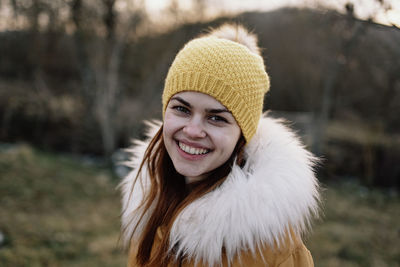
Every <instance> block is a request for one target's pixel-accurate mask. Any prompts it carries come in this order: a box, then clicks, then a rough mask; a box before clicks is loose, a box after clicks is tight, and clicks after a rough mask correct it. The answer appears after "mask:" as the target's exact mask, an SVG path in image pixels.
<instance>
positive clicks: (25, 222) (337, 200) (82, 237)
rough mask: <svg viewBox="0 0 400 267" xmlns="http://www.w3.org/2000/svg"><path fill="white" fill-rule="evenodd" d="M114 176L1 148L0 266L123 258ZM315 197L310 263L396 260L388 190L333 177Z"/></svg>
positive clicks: (399, 254)
mask: <svg viewBox="0 0 400 267" xmlns="http://www.w3.org/2000/svg"><path fill="white" fill-rule="evenodd" d="M117 183H118V180H117V178H116V177H114V176H113V175H112V174H111V173H110V171H109V170H107V169H105V168H101V167H98V166H96V165H93V164H89V163H88V162H87V161H85V160H82V159H77V158H73V157H71V156H60V155H54V154H48V153H44V152H41V151H36V150H34V149H32V148H31V147H29V146H26V145H17V146H12V147H9V148H2V149H1V151H0V244H1V245H0V266H13V267H14V266H125V262H126V255H124V253H123V252H122V251H121V249H120V248H119V247H118V237H119V211H120V201H119V194H118V192H117V191H116V190H115V186H116V185H117ZM323 198H324V207H323V211H324V215H323V218H322V220H319V221H317V222H316V223H315V227H314V231H313V233H312V235H311V237H310V238H309V239H308V240H306V244H307V246H308V248H309V249H310V250H311V253H312V254H313V257H314V261H315V265H316V266H323V267H325V266H326V267H330V266H332V267H334V266H377V267H379V266H400V265H399V262H400V224H399V223H400V200H399V196H398V194H397V193H396V192H382V191H378V190H368V189H366V188H363V187H361V186H359V185H357V184H355V183H341V184H335V185H329V186H325V191H324V192H323ZM1 233H2V234H3V235H4V238H5V239H4V240H3V241H1Z"/></svg>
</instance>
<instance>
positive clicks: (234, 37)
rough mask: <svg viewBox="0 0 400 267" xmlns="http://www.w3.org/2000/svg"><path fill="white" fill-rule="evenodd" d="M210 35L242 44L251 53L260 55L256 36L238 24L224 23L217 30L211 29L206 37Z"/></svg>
mask: <svg viewBox="0 0 400 267" xmlns="http://www.w3.org/2000/svg"><path fill="white" fill-rule="evenodd" d="M210 35H211V36H215V37H218V38H222V39H227V40H231V41H233V42H236V43H239V44H242V45H244V46H246V47H247V48H248V49H249V50H250V51H251V52H253V53H256V54H257V55H259V56H260V55H261V53H260V48H259V47H258V45H257V41H258V38H257V36H256V35H255V34H253V33H250V32H249V31H248V30H247V29H246V28H245V27H243V26H242V25H240V24H230V23H225V24H223V25H222V26H219V27H218V28H215V29H211V31H210V33H209V34H206V36H210Z"/></svg>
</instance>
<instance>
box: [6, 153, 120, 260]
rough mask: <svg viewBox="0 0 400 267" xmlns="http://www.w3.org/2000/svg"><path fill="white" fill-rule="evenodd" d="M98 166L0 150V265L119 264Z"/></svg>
mask: <svg viewBox="0 0 400 267" xmlns="http://www.w3.org/2000/svg"><path fill="white" fill-rule="evenodd" d="M115 186H116V181H115V178H113V177H112V175H111V174H110V172H109V171H108V170H106V169H104V168H99V167H94V166H90V165H89V166H88V164H83V163H82V162H80V161H79V160H78V159H73V158H72V157H65V156H56V155H51V154H46V153H43V152H38V151H35V150H33V149H31V148H30V147H28V146H25V145H20V146H17V147H14V148H11V149H8V150H6V151H2V152H1V153H0V196H1V197H0V231H2V232H4V233H6V237H7V242H6V245H5V246H3V247H1V248H0V266H72V265H73V266H124V264H125V261H126V257H125V256H124V255H123V253H122V252H121V250H120V249H119V248H118V246H117V241H118V237H119V225H120V224H119V212H120V201H119V196H118V192H117V191H116V190H115Z"/></svg>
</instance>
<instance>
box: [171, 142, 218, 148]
mask: <svg viewBox="0 0 400 267" xmlns="http://www.w3.org/2000/svg"><path fill="white" fill-rule="evenodd" d="M175 141H176V142H177V143H178V146H179V143H182V144H184V145H187V146H190V147H194V148H200V149H207V150H211V149H210V148H208V147H205V146H202V145H199V144H196V143H191V142H189V141H186V140H175Z"/></svg>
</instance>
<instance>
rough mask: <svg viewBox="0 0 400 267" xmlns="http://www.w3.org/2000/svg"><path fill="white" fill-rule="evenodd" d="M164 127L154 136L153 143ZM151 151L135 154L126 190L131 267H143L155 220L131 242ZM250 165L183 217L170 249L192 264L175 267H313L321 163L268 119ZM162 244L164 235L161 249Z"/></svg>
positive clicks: (250, 152) (140, 146) (141, 146)
mask: <svg viewBox="0 0 400 267" xmlns="http://www.w3.org/2000/svg"><path fill="white" fill-rule="evenodd" d="M158 127H159V125H154V127H153V128H152V129H150V131H149V132H150V134H149V138H151V137H152V134H154V132H155V131H156V130H157V129H158ZM147 144H148V143H147V142H141V143H137V144H136V146H135V147H134V148H133V149H132V150H131V151H132V152H133V153H134V155H135V156H134V157H133V158H132V159H131V163H130V166H131V167H132V168H133V171H132V172H131V173H130V174H129V175H128V176H127V177H126V178H125V179H124V180H123V182H122V183H121V189H122V195H123V198H122V206H123V207H122V209H123V213H122V227H123V228H124V229H126V231H125V232H124V233H125V235H123V236H122V239H123V241H124V242H125V244H126V245H127V244H131V249H130V252H129V262H128V266H131V267H134V266H136V264H135V255H136V246H135V244H136V243H137V241H136V240H137V239H138V237H139V235H140V231H141V230H142V229H143V228H144V226H145V223H146V218H147V216H146V215H147V214H149V212H147V213H145V216H144V220H142V221H141V224H139V225H138V227H137V231H136V232H135V234H134V235H133V239H132V240H131V239H130V236H131V235H132V232H133V229H134V226H135V225H136V224H137V222H138V218H139V215H140V214H141V212H142V211H141V210H140V209H138V206H139V204H140V203H141V200H142V198H143V195H144V194H145V192H146V189H147V188H148V186H149V184H148V179H147V178H146V174H144V175H142V176H141V177H140V180H139V182H138V183H136V184H135V186H134V187H133V180H134V178H135V177H136V170H137V166H138V164H140V162H141V158H142V157H143V154H144V151H145V149H146V148H147ZM245 157H246V164H245V166H243V167H242V168H240V167H239V166H233V168H232V171H231V173H230V174H229V175H228V177H227V179H226V180H225V181H224V183H223V184H222V185H221V186H220V187H218V188H216V189H215V190H213V191H212V192H210V193H208V194H207V195H205V196H203V197H202V198H200V199H197V200H196V201H194V202H193V203H191V204H189V205H188V206H187V207H186V208H185V209H184V210H183V211H182V212H181V213H180V214H179V215H178V217H177V218H176V220H175V221H174V223H173V225H172V228H171V232H170V236H169V244H170V246H171V248H172V247H173V248H174V251H176V253H177V254H179V255H183V256H184V258H185V260H184V261H183V262H180V263H174V264H173V265H171V266H183V267H189V266H196V267H209V266H232V267H236V266H255V267H257V266H280V267H289V266H290V267H307V266H313V261H312V257H311V254H310V252H309V251H308V250H307V248H306V247H305V246H304V244H303V242H302V240H301V238H299V237H300V236H301V235H302V234H303V233H304V232H305V231H306V229H307V226H308V225H309V222H310V220H311V219H312V217H313V215H316V214H317V210H318V201H319V200H318V199H319V193H318V183H317V180H316V178H315V176H314V172H313V165H314V162H315V158H314V157H313V156H312V155H311V154H310V153H309V152H308V151H306V150H305V149H304V148H303V146H302V144H301V142H300V141H299V139H298V138H297V136H296V135H295V134H294V133H293V132H292V131H291V130H290V129H288V128H287V127H286V126H284V125H283V124H282V123H281V121H279V120H275V119H271V118H268V117H263V118H262V119H261V120H260V123H259V127H258V130H257V132H256V134H255V135H254V137H253V138H252V139H251V141H250V142H249V143H248V144H247V145H246V147H245ZM136 185H137V186H136ZM132 187H133V188H132ZM132 190H133V191H132ZM132 192H133V193H132ZM131 193H132V194H131ZM161 237H162V231H161V230H160V229H159V230H158V232H157V235H156V238H155V241H154V246H157V245H158V243H159V241H160V239H161ZM130 242H131V243H130ZM278 244H279V245H278ZM153 249H154V247H153Z"/></svg>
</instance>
